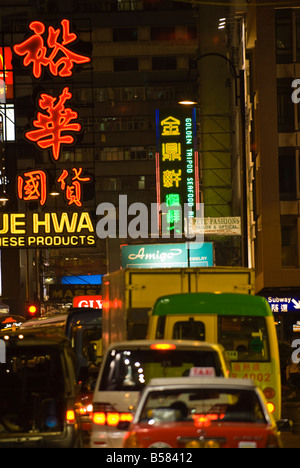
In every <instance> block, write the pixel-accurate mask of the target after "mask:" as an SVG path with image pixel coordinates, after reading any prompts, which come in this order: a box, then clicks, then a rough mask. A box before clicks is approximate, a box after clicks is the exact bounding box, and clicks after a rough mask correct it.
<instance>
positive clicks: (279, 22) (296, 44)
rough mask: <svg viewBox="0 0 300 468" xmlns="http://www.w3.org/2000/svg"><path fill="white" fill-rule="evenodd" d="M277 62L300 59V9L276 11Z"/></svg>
mask: <svg viewBox="0 0 300 468" xmlns="http://www.w3.org/2000/svg"><path fill="white" fill-rule="evenodd" d="M276 58H277V63H293V62H296V61H297V62H299V61H300V11H299V9H296V8H295V9H289V10H277V11H276Z"/></svg>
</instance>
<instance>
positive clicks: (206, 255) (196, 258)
mask: <svg viewBox="0 0 300 468" xmlns="http://www.w3.org/2000/svg"><path fill="white" fill-rule="evenodd" d="M188 248H189V265H188V266H190V267H210V266H213V265H214V255H213V244H212V242H203V243H197V242H190V243H189V244H188Z"/></svg>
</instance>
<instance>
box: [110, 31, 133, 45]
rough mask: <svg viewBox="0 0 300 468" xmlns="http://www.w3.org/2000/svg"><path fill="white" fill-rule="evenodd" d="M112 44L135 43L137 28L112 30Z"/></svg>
mask: <svg viewBox="0 0 300 468" xmlns="http://www.w3.org/2000/svg"><path fill="white" fill-rule="evenodd" d="M113 41H114V42H123V41H124V42H131V41H137V28H118V29H114V30H113Z"/></svg>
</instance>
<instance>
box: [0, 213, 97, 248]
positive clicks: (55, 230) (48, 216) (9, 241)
mask: <svg viewBox="0 0 300 468" xmlns="http://www.w3.org/2000/svg"><path fill="white" fill-rule="evenodd" d="M95 245H96V233H95V228H94V225H93V223H92V220H91V217H90V215H89V213H87V212H84V211H83V212H80V213H78V212H63V213H54V212H51V213H40V212H38V213H36V212H27V213H0V248H2V247H17V248H42V247H47V248H51V247H53V248H58V247H86V246H87V247H91V246H95Z"/></svg>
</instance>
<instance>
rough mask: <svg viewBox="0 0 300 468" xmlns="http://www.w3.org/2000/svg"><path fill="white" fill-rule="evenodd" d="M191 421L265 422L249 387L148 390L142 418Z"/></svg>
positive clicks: (261, 410) (257, 401)
mask: <svg viewBox="0 0 300 468" xmlns="http://www.w3.org/2000/svg"><path fill="white" fill-rule="evenodd" d="M171 421H173V422H174V421H190V422H193V424H195V425H202V424H207V423H209V424H210V423H213V422H218V423H220V422H224V423H225V422H249V423H266V419H265V416H264V412H263V409H262V406H261V403H260V400H259V398H258V397H257V395H256V393H255V392H253V391H248V390H227V389H217V390H216V389H199V390H195V389H188V388H187V389H186V390H182V389H180V390H177V389H176V390H160V391H152V392H150V393H149V395H148V397H147V399H146V401H145V403H144V405H143V408H142V411H141V415H140V418H139V422H146V423H148V424H153V423H164V422H171Z"/></svg>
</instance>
